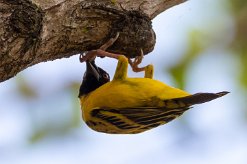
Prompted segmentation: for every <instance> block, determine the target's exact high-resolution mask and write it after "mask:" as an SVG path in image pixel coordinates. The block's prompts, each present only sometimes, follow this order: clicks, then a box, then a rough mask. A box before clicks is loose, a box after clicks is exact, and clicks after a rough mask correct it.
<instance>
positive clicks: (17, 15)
mask: <svg viewBox="0 0 247 164" xmlns="http://www.w3.org/2000/svg"><path fill="white" fill-rule="evenodd" d="M184 1H185V0H145V1H144V0H136V1H128V0H46V1H41V0H0V57H1V60H0V82H2V81H5V80H7V79H9V78H11V77H13V76H14V75H16V74H17V73H18V72H20V71H22V70H24V69H25V68H27V67H29V66H31V65H34V64H36V63H40V62H44V61H48V60H55V59H59V58H63V57H70V56H72V55H75V54H78V53H81V52H84V51H88V50H92V49H97V48H99V47H100V46H101V45H102V44H103V43H104V42H105V41H107V40H108V39H109V38H110V37H114V36H115V35H116V33H117V32H119V33H120V35H119V38H118V40H117V41H116V42H115V43H114V45H113V46H111V47H110V48H109V50H108V51H111V52H116V53H121V54H124V55H126V56H127V57H135V56H136V55H138V54H139V52H140V49H141V48H142V49H143V51H144V54H147V53H149V52H151V51H152V50H153V48H154V45H155V33H154V31H153V30H152V25H151V20H152V19H153V18H154V17H155V16H157V15H158V14H159V13H161V12H163V11H165V10H166V9H168V8H170V7H172V6H174V5H177V4H180V3H182V2H184Z"/></svg>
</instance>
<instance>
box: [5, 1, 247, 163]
mask: <svg viewBox="0 0 247 164" xmlns="http://www.w3.org/2000/svg"><path fill="white" fill-rule="evenodd" d="M235 2H237V1H235ZM238 2H240V0H238ZM239 6H241V5H239ZM242 8H243V7H241V9H242ZM245 9H247V8H246V7H245ZM242 11H245V10H242ZM236 13H240V12H236V11H235V12H234V10H232V4H231V1H230V0H218V1H215V0H204V1H199V0H190V1H188V2H186V3H183V4H181V5H179V6H176V7H173V8H171V9H169V10H167V11H165V12H163V13H162V14H160V15H159V16H157V17H156V18H155V19H154V20H153V29H154V31H155V32H156V38H157V40H156V41H157V43H156V46H155V49H154V51H153V52H151V53H150V54H149V55H147V56H145V58H144V61H143V63H142V64H143V65H147V64H149V63H152V64H154V66H155V75H154V78H155V79H157V80H160V81H162V82H164V83H166V84H168V85H171V86H174V87H179V88H182V89H184V90H186V91H188V92H190V93H196V92H219V91H230V92H231V93H230V94H228V95H226V96H224V97H222V98H219V99H216V100H214V101H211V102H208V103H205V104H201V105H197V106H195V107H194V108H193V109H191V110H189V111H187V112H185V114H184V115H183V116H182V117H180V118H179V119H176V120H174V121H172V122H170V123H168V124H166V125H164V126H160V127H158V128H155V129H153V130H150V131H147V132H144V133H141V134H135V135H110V134H103V133H98V132H95V131H93V130H91V129H89V128H88V127H87V126H86V125H85V123H84V122H83V121H82V119H81V110H80V106H79V100H78V98H77V95H78V90H79V85H80V82H81V80H82V76H83V74H84V71H85V64H82V63H80V62H79V56H78V55H75V56H73V57H70V58H65V59H60V60H55V61H51V62H45V63H40V64H37V65H35V66H32V67H30V68H28V69H26V70H24V71H23V72H21V73H19V74H18V75H17V76H16V77H14V78H12V79H10V80H8V81H5V82H2V83H1V84H0V100H1V101H0V163H2V164H34V163H35V164H44V163H46V164H53V163H59V164H68V163H73V164H77V163H78V164H79V163H84V164H87V163H88V164H98V163H102V164H125V163H128V164H136V163H142V164H150V163H153V164H164V163H172V164H181V163H183V164H191V163H197V164H209V163H210V164H218V163H224V164H231V163H236V164H246V163H247V142H246V138H247V112H246V111H247V109H246V107H247V103H246V94H247V91H246V88H247V87H246V86H245V83H244V82H245V81H247V77H246V76H245V73H246V72H244V71H243V70H244V68H245V67H244V65H243V61H244V60H243V58H242V57H240V56H241V55H239V54H240V52H242V51H239V49H235V48H234V46H233V45H235V43H236V44H238V43H239V42H238V41H239V40H238V38H237V36H238V33H237V29H238V28H237V27H238V25H239V24H238V22H239V19H238V17H237V16H238V15H237V14H236ZM241 13H243V12H241ZM244 13H247V12H244ZM242 15H243V14H242ZM246 17H247V15H246ZM243 35H244V34H243ZM240 36H241V35H240ZM246 38H247V37H246ZM244 43H246V42H244ZM241 50H242V49H241ZM245 55H247V54H245ZM96 62H97V64H98V65H99V66H100V67H102V68H104V69H105V70H107V72H108V73H109V74H110V75H111V76H113V75H114V71H115V67H116V64H117V61H116V60H114V59H108V58H104V59H97V61H96ZM129 76H131V77H136V76H139V77H142V76H143V73H138V74H136V73H132V72H131V70H129Z"/></svg>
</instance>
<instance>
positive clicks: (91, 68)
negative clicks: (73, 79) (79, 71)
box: [86, 61, 100, 80]
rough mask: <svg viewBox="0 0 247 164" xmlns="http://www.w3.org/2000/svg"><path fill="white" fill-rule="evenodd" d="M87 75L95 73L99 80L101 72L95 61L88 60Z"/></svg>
mask: <svg viewBox="0 0 247 164" xmlns="http://www.w3.org/2000/svg"><path fill="white" fill-rule="evenodd" d="M86 75H93V76H94V77H95V78H96V79H97V80H99V78H100V74H99V71H98V68H97V66H96V65H95V63H94V61H86Z"/></svg>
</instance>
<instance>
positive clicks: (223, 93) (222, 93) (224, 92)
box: [216, 91, 230, 97]
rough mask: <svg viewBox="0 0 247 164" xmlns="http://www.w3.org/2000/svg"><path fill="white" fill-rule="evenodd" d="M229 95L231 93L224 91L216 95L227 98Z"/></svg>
mask: <svg viewBox="0 0 247 164" xmlns="http://www.w3.org/2000/svg"><path fill="white" fill-rule="evenodd" d="M228 93H230V92H228V91H223V92H218V93H216V95H218V97H222V96H225V95H226V94H228Z"/></svg>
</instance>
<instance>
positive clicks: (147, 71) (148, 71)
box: [129, 49, 153, 79]
mask: <svg viewBox="0 0 247 164" xmlns="http://www.w3.org/2000/svg"><path fill="white" fill-rule="evenodd" d="M143 56H144V55H143V51H142V49H141V54H140V56H137V57H136V58H135V59H134V61H132V60H131V59H129V64H130V66H131V67H132V70H133V71H134V72H142V71H144V72H145V76H144V77H145V78H150V79H152V78H153V65H151V64H149V65H147V66H145V67H138V65H139V64H140V63H141V62H142V59H143Z"/></svg>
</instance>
